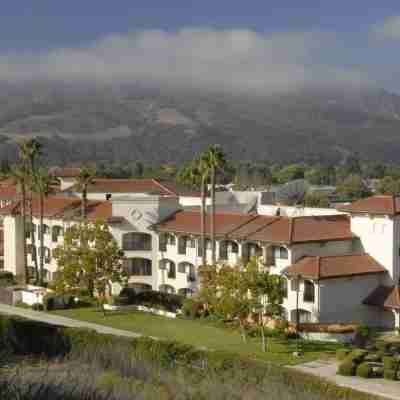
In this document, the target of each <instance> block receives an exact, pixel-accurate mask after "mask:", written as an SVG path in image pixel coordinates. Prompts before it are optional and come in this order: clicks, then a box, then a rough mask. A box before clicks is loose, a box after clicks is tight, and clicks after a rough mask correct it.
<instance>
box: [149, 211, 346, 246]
mask: <svg viewBox="0 0 400 400" xmlns="http://www.w3.org/2000/svg"><path fill="white" fill-rule="evenodd" d="M209 224H210V214H207V218H206V234H207V235H209V233H210V226H209ZM215 224H216V229H215V230H216V235H217V236H225V237H227V238H231V239H238V240H244V239H246V240H250V241H260V242H279V243H282V242H283V243H301V242H310V241H326V240H349V239H352V238H353V237H354V235H353V234H352V232H351V230H350V220H349V217H348V216H346V215H334V216H324V217H321V216H318V217H311V216H310V217H296V218H288V217H269V216H262V215H255V214H230V213H216V215H215ZM200 227H201V213H200V212H198V211H179V212H177V213H175V214H174V215H172V216H171V217H169V218H167V219H166V220H165V221H163V222H161V223H160V224H157V225H156V229H157V230H158V231H160V232H177V233H191V234H200V233H201V228H200Z"/></svg>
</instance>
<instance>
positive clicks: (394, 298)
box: [363, 286, 400, 310]
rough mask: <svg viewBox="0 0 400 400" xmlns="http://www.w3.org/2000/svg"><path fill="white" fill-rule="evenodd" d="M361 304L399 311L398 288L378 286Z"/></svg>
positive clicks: (399, 293)
mask: <svg viewBox="0 0 400 400" xmlns="http://www.w3.org/2000/svg"><path fill="white" fill-rule="evenodd" d="M363 303H364V304H366V305H369V306H377V307H382V308H391V309H397V310H400V288H399V287H398V286H397V287H396V286H378V287H377V288H376V289H375V290H374V291H373V292H372V293H371V294H370V295H368V297H367V298H366V299H365V300H364V301H363Z"/></svg>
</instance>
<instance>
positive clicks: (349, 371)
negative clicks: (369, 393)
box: [337, 360, 357, 376]
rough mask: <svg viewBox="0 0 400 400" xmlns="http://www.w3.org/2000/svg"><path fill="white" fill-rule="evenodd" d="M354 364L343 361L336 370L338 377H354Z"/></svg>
mask: <svg viewBox="0 0 400 400" xmlns="http://www.w3.org/2000/svg"><path fill="white" fill-rule="evenodd" d="M356 368H357V366H356V364H354V363H353V362H352V361H348V360H346V361H343V362H342V363H341V364H340V365H339V368H338V370H337V373H338V375H342V376H354V375H355V374H356Z"/></svg>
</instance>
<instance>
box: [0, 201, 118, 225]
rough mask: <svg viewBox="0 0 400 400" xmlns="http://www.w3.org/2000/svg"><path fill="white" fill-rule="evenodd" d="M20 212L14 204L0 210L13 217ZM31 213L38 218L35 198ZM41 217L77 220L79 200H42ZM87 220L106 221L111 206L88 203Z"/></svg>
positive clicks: (109, 216) (38, 206)
mask: <svg viewBox="0 0 400 400" xmlns="http://www.w3.org/2000/svg"><path fill="white" fill-rule="evenodd" d="M20 211H21V203H20V202H15V203H12V204H10V205H8V206H6V207H4V208H2V209H0V214H2V215H10V214H14V215H15V214H18V213H20ZM32 212H33V215H34V216H35V217H39V216H40V201H39V199H38V198H37V197H35V198H34V199H33V201H32ZM43 215H44V217H45V218H60V219H61V218H64V219H75V218H79V217H80V215H81V200H80V199H79V198H76V197H61V196H50V197H46V198H45V199H44V213H43ZM87 218H88V219H89V220H92V221H93V220H96V219H102V220H105V221H107V220H108V219H110V218H112V204H111V203H110V202H108V201H89V202H88V206H87ZM115 222H116V221H115Z"/></svg>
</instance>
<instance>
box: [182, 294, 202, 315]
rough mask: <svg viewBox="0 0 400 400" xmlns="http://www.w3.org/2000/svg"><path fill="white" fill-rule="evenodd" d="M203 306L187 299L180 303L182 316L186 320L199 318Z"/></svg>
mask: <svg viewBox="0 0 400 400" xmlns="http://www.w3.org/2000/svg"><path fill="white" fill-rule="evenodd" d="M202 310H203V304H202V303H201V302H199V301H197V300H195V299H192V298H187V299H185V300H184V301H183V303H182V314H183V315H184V316H185V317H186V318H191V319H195V318H199V317H200V316H201V314H202Z"/></svg>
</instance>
